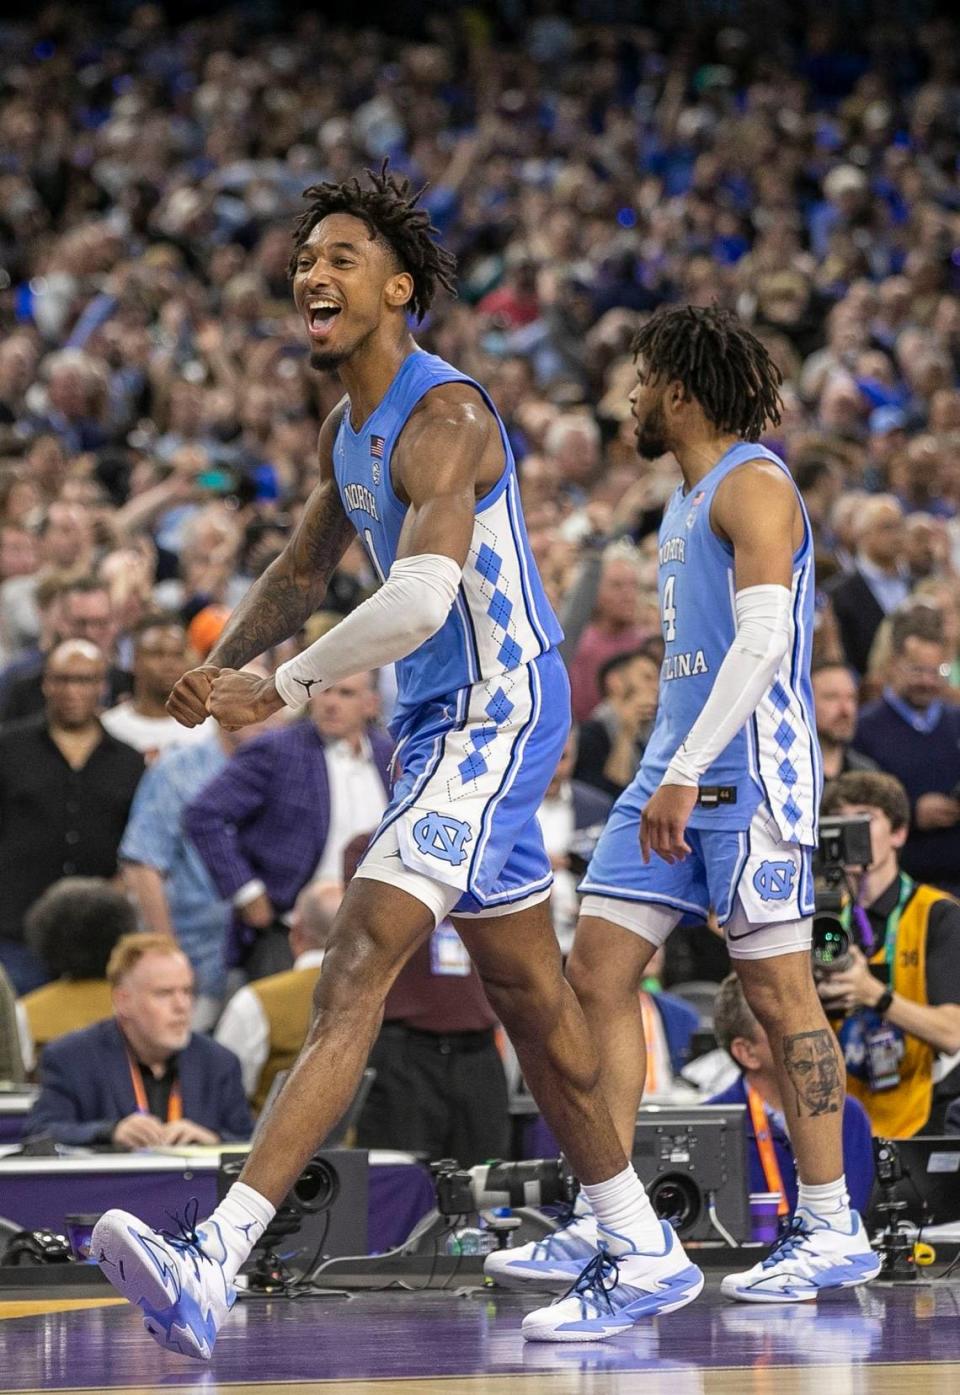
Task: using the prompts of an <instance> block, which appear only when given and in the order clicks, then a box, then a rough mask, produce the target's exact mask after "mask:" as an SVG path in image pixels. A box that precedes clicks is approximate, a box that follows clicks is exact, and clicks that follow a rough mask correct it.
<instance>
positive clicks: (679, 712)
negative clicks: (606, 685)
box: [641, 441, 822, 847]
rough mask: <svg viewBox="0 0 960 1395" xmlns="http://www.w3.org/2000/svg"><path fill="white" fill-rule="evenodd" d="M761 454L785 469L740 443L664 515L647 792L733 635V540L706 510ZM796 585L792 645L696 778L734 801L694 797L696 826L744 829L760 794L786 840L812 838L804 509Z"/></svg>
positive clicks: (810, 586)
mask: <svg viewBox="0 0 960 1395" xmlns="http://www.w3.org/2000/svg"><path fill="white" fill-rule="evenodd" d="M757 459H761V460H771V461H773V463H774V464H776V465H779V467H780V468H781V469H782V470H783V471H784V473H787V467H786V466H785V465H784V463H783V461H782V460H780V458H779V457H778V456H776V455H774V454H773V452H772V451H769V450H767V449H765V447H763V446H758V445H756V444H755V443H753V442H750V441H742V442H740V443H739V444H738V445H735V446H733V447H732V448H731V449H730V450H728V451H727V453H726V454H725V455H724V456H723V457H722V458H721V459H720V460H719V461H718V462H717V464H716V465H715V466H714V467H713V469H712V470H711V471H710V472H709V474H707V475H705V476H704V478H703V479H702V480H700V482H699V484H698V485H697V486H696V488H695V489H693V490H691V491H690V493H689V494H685V493H684V491H683V489H682V487H681V488H678V489H677V491H676V493H675V494H674V495H673V497H672V498H671V500H670V502H669V503H668V505H667V508H666V512H665V513H664V516H663V522H662V524H661V525H660V538H659V548H660V552H659V558H660V571H659V591H660V619H661V624H662V628H663V638H664V642H665V644H666V651H665V654H664V660H663V668H662V670H661V674H660V702H659V706H658V708H657V720H656V725H655V727H654V731H653V735H652V737H651V739H650V743H649V745H648V746H647V749H646V751H645V753H644V757H643V764H642V766H641V776H642V779H643V783H644V785H646V786H647V787H648V788H649V789H650V790H651V792H652V791H653V790H655V789H656V788H657V786H658V785H659V783H660V781H661V779H662V778H663V776H664V774H665V772H666V769H667V766H668V765H669V764H670V761H671V760H672V759H673V756H674V755H675V753H676V751H677V748H678V747H679V745H680V743H681V742H682V741H683V739H684V737H685V736H686V735H687V732H688V731H689V730H690V728H691V727H692V726H693V724H694V722H695V721H696V720H697V718H698V717H699V716H700V713H701V712H702V710H703V707H704V704H705V703H706V701H707V698H708V697H709V696H710V692H711V690H712V688H713V684H714V681H715V679H716V676H717V671H718V670H719V668H720V665H721V664H722V662H723V660H724V657H725V656H726V653H727V650H728V649H729V648H730V646H731V644H732V643H733V640H734V636H735V635H736V629H737V617H736V608H735V584H734V571H733V548H732V547H731V546H730V545H729V544H728V543H725V542H722V541H721V540H720V538H718V537H717V535H716V533H715V532H714V531H713V529H712V527H711V526H710V510H711V507H712V505H713V500H714V497H715V495H716V492H717V489H718V488H719V486H720V485H721V484H722V482H723V481H724V480H725V479H726V478H727V476H728V475H729V474H730V472H731V471H732V470H735V469H736V468H737V467H738V466H739V465H743V464H744V463H745V462H746V461H748V460H757ZM788 478H789V475H788ZM792 591H793V609H792V616H791V624H790V645H789V648H788V650H787V654H786V656H785V658H784V660H783V663H782V664H781V666H780V670H779V672H778V673H777V674H776V676H775V678H774V680H773V682H772V683H771V685H770V687H769V689H768V690H767V692H766V693H765V694H764V696H763V697H762V698H761V700H760V703H759V705H758V707H757V710H756V712H755V713H754V715H753V717H752V718H751V719H750V721H749V722H747V724H746V726H745V727H744V728H743V729H742V730H741V731H740V732H739V733H738V734H737V735H736V736H735V737H734V738H733V740H732V741H731V742H730V744H729V745H728V746H727V747H726V748H725V750H724V751H723V752H721V754H720V755H719V756H718V757H717V759H716V760H715V761H714V763H713V764H712V765H711V766H710V768H709V769H708V770H707V771H706V772H705V773H704V775H703V777H702V779H701V781H700V784H701V786H710V785H719V786H727V787H732V788H734V789H735V790H736V803H733V804H721V805H719V806H717V807H715V808H707V807H702V806H698V807H697V808H696V809H695V810H694V812H693V814H692V816H691V818H690V827H691V828H746V827H748V825H749V824H750V821H751V819H752V817H753V814H754V812H755V810H756V808H757V806H758V805H759V804H760V803H761V801H764V800H765V801H766V803H767V804H768V805H769V807H770V812H771V813H772V814H773V817H774V819H775V820H776V823H777V826H778V828H779V829H780V833H781V835H782V837H783V840H784V842H786V843H797V844H799V845H800V846H801V847H812V846H814V845H815V844H816V840H817V832H816V830H817V811H818V809H819V804H820V793H821V785H822V772H821V765H820V753H819V746H818V743H817V736H816V722H815V719H814V711H813V690H812V687H811V683H810V653H811V644H812V640H813V619H814V616H813V594H814V575H813V541H812V536H811V532H810V524H809V522H808V520H807V517H806V514H805V513H804V538H803V543H802V545H801V546H800V548H799V550H798V551H797V553H796V556H795V557H794V559H793V582H792Z"/></svg>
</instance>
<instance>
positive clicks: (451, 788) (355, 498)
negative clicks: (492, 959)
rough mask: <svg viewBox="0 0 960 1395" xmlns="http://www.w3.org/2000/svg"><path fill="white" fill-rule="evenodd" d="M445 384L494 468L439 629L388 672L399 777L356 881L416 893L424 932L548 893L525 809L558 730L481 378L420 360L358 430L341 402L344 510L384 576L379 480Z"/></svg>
mask: <svg viewBox="0 0 960 1395" xmlns="http://www.w3.org/2000/svg"><path fill="white" fill-rule="evenodd" d="M456 382H461V383H469V384H470V386H471V387H474V388H476V390H477V391H478V392H479V393H480V394H481V396H482V397H483V400H484V401H485V402H486V404H487V406H488V407H489V409H490V411H491V412H493V415H494V418H495V419H496V421H497V424H498V426H499V428H500V439H501V441H502V442H503V451H504V457H505V463H504V469H503V473H502V475H501V476H500V478H499V480H498V481H497V483H496V484H495V485H494V486H493V488H492V489H491V490H490V491H489V493H488V494H486V495H485V496H484V497H483V498H482V499H480V500H478V501H477V504H476V519H475V522H474V528H473V537H472V539H471V542H470V550H469V553H468V555H467V560H466V563H465V565H464V568H463V578H462V581H461V584H460V591H459V595H458V597H457V600H456V603H455V605H454V607H453V609H452V611H451V612H450V615H449V616H448V618H447V621H446V623H445V624H444V625H443V627H442V628H441V629H440V630H438V632H437V633H436V634H435V635H433V636H432V638H430V639H428V640H427V641H426V643H425V644H422V645H421V646H420V648H419V649H416V650H414V652H413V653H412V654H410V655H409V656H408V657H407V658H406V659H401V660H400V662H399V663H398V664H397V666H396V667H397V687H398V700H397V707H396V711H395V713H394V717H393V721H392V722H391V724H390V725H391V730H392V731H393V733H394V735H395V736H396V737H397V750H396V757H395V769H396V772H397V779H396V784H395V786H394V788H393V791H392V796H391V800H390V804H389V805H388V807H387V809H386V812H385V813H384V816H383V819H382V821H381V823H380V827H379V828H378V829H377V830H376V832H375V833H374V835H373V838H372V839H371V841H370V846H369V847H368V849H367V852H366V854H365V856H364V859H363V861H362V862H361V864H360V867H359V869H358V873H357V875H358V876H361V877H371V878H373V879H375V880H380V881H384V882H387V883H389V884H391V885H393V886H398V887H400V888H401V889H402V890H405V891H407V892H409V894H410V895H412V896H415V897H418V898H419V899H420V900H421V901H423V903H424V904H425V905H426V906H427V907H428V908H429V910H430V911H431V913H432V914H433V917H434V920H435V921H436V922H439V921H440V920H442V919H443V918H444V916H446V915H451V914H452V915H454V916H498V915H503V914H507V913H510V912H513V911H516V910H518V909H523V908H525V907H526V906H528V905H532V904H535V903H536V902H537V901H538V900H542V899H543V898H544V897H546V896H547V895H549V891H550V884H551V881H552V879H553V878H552V873H551V869H550V859H549V858H548V857H547V854H546V851H545V849H544V846H543V838H542V836H541V833H540V827H539V824H538V822H537V810H538V809H539V808H540V805H541V804H542V802H543V797H544V794H545V793H546V789H547V786H548V785H549V783H550V780H551V778H552V776H553V773H554V771H555V770H556V768H557V762H558V761H559V759H560V755H561V752H562V751H563V747H564V742H565V740H566V736H567V732H568V730H569V726H570V688H569V684H568V682H567V675H566V670H565V669H564V666H563V661H562V660H561V658H560V655H559V652H558V650H557V647H556V646H557V644H558V643H559V641H560V640H561V638H562V637H563V636H562V631H561V629H560V626H559V624H558V623H557V620H556V617H555V616H554V614H553V611H552V610H551V608H550V605H549V602H548V601H547V598H546V595H545V594H544V590H543V586H542V584H541V581H540V577H539V575H538V573H537V568H536V564H535V562H534V560H533V556H532V554H531V552H530V544H529V542H528V541H527V534H526V529H525V527H524V523H523V518H522V515H521V513H520V504H519V497H518V495H519V491H518V488H517V473H516V469H515V466H514V460H513V452H512V451H511V449H510V442H509V440H508V439H507V433H506V431H505V430H504V428H503V423H502V422H501V421H500V418H499V417H498V416H497V413H496V411H495V410H494V407H493V404H492V403H491V401H490V398H489V397H488V396H487V394H486V392H484V390H483V388H482V387H480V385H479V384H478V383H475V382H473V381H472V379H470V378H467V377H466V376H465V375H464V374H463V373H460V372H458V371H457V369H456V368H453V367H451V365H450V364H449V363H444V361H443V359H440V358H435V357H434V356H433V355H432V354H425V353H423V352H422V351H420V350H419V349H418V350H417V351H416V352H415V353H412V354H410V355H409V357H408V358H406V359H404V361H403V363H402V364H401V365H400V369H399V371H398V373H397V376H396V377H395V378H394V380H393V382H392V383H391V385H390V387H389V389H388V390H387V393H386V395H385V396H384V397H383V399H382V400H381V402H380V403H379V405H378V406H377V407H376V408H375V409H374V411H373V412H372V413H371V414H370V416H369V417H368V418H367V420H366V421H365V422H364V424H363V426H362V428H361V429H360V430H359V431H354V430H353V428H352V427H351V425H350V418H349V407H348V408H347V410H346V411H345V412H344V414H343V418H342V420H341V422H340V428H339V430H338V432H337V438H336V442H335V443H334V453H333V459H334V469H335V473H336V480H337V485H338V487H339V490H340V495H341V498H342V499H343V504H344V508H345V509H346V511H347V514H348V515H349V517H350V520H351V522H352V523H353V525H354V527H355V528H356V530H357V532H358V534H359V535H360V537H361V538H362V539H363V542H364V545H365V547H366V549H367V554H368V556H369V557H370V561H371V563H372V564H373V566H374V568H375V569H376V572H377V574H378V576H379V577H380V578H381V580H382V579H383V578H385V577H386V575H387V573H388V572H389V571H390V568H391V566H392V565H393V562H394V559H395V558H396V555H397V546H398V543H399V540H400V530H401V528H402V527H403V521H404V518H405V516H406V512H407V508H406V505H404V504H403V503H401V501H400V500H399V499H398V498H397V495H396V494H395V492H394V489H393V482H392V480H391V477H390V461H391V457H392V455H393V450H394V447H395V445H396V443H397V440H398V438H399V436H400V433H401V431H402V430H403V428H404V425H405V424H406V422H407V420H408V419H409V417H410V413H411V412H412V411H413V410H414V408H415V407H416V406H417V403H418V402H420V401H421V400H422V399H423V397H424V395H425V394H426V393H428V392H429V391H430V390H431V388H435V387H438V386H439V385H440V384H441V383H456ZM417 467H418V468H422V469H423V470H425V471H429V470H430V469H431V468H432V467H433V461H432V460H431V459H430V458H429V456H427V457H425V458H424V459H423V461H418V462H417Z"/></svg>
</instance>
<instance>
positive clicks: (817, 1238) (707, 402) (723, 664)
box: [488, 306, 880, 1325]
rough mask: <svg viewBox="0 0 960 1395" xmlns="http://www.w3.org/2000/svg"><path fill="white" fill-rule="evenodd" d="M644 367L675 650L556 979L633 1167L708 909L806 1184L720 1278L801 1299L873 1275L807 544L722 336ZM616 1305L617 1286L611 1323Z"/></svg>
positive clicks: (743, 354) (732, 324)
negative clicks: (816, 891)
mask: <svg viewBox="0 0 960 1395" xmlns="http://www.w3.org/2000/svg"><path fill="white" fill-rule="evenodd" d="M634 352H635V355H636V361H637V384H636V386H635V388H634V390H633V392H632V394H631V399H630V400H631V406H632V409H633V415H634V417H635V418H636V431H637V448H638V451H639V453H640V455H641V456H643V457H644V458H645V459H656V458H658V457H659V456H662V455H664V454H665V453H666V452H667V451H671V452H672V453H673V455H674V456H675V458H676V460H677V461H678V463H679V466H680V473H681V476H682V480H681V483H680V485H679V486H678V488H677V491H676V493H675V494H674V495H673V497H672V499H671V500H670V501H669V503H668V504H667V507H666V511H665V513H664V518H663V523H662V525H661V528H660V538H659V560H660V573H659V590H660V613H661V621H662V625H663V637H664V641H665V645H666V652H665V657H664V662H663V669H662V675H661V686H660V705H659V709H658V712H657V719H656V726H655V729H654V732H653V736H652V738H651V740H650V743H649V745H648V746H647V749H646V751H645V753H644V757H643V761H642V763H641V766H640V769H639V771H638V772H637V775H636V777H635V779H634V781H633V783H632V784H631V785H630V786H629V787H628V788H627V789H626V790H625V791H624V793H623V794H622V795H621V796H620V798H619V800H618V801H617V803H616V805H615V806H614V809H613V812H612V814H611V816H610V820H609V822H608V823H607V825H606V828H605V829H604V832H603V834H602V836H601V838H600V842H599V843H598V845H597V848H596V850H595V852H594V855H593V858H592V860H591V862H590V865H589V867H588V869H587V872H586V876H585V878H584V880H583V883H582V885H581V888H580V889H581V891H582V892H584V893H585V895H584V899H583V903H582V905H581V912H580V921H579V924H578V927H577V935H576V940H575V943H574V948H573V951H572V954H571V957H570V961H569V965H568V975H569V977H570V980H571V982H572V983H573V985H574V987H575V988H576V991H577V994H578V996H579V998H580V1001H581V1003H582V1004H583V1007H584V1011H585V1013H586V1017H587V1022H588V1024H589V1026H590V1028H591V1032H592V1035H593V1038H594V1041H595V1042H596V1043H597V1044H598V1047H599V1051H600V1057H601V1079H602V1083H603V1088H604V1091H605V1093H606V1096H607V1099H608V1101H609V1103H610V1107H611V1111H612V1113H613V1117H614V1122H615V1124H616V1128H617V1133H618V1135H619V1138H620V1142H621V1145H622V1146H623V1149H624V1151H625V1153H626V1154H627V1156H628V1157H629V1156H630V1154H631V1150H632V1142H633V1133H634V1126H635V1120H636V1114H637V1107H638V1105H639V1103H640V1097H641V1093H642V1087H643V1079H644V1059H645V1052H644V1039H643V1026H642V1021H641V1015H640V1006H639V1000H638V997H637V992H638V989H639V987H640V981H641V979H642V978H643V975H644V970H645V968H646V965H647V963H648V962H649V960H650V959H651V958H652V957H653V955H654V953H655V952H656V950H657V948H658V947H659V946H660V945H662V944H663V942H664V941H665V940H666V938H667V936H668V935H669V934H670V932H671V930H672V929H673V928H674V926H675V925H676V924H677V923H678V922H679V921H680V920H681V919H683V918H684V917H685V916H691V917H693V918H694V919H696V920H703V919H705V918H706V915H707V911H708V910H709V908H710V907H711V905H712V906H714V907H715V908H716V912H717V915H718V917H719V919H720V922H721V924H723V925H724V927H725V931H726V939H727V945H728V948H729V951H730V955H731V958H732V960H733V963H734V965H735V966H736V968H737V971H738V972H739V974H740V977H741V980H742V983H743V987H744V992H745V994H746V997H747V1000H748V1002H749V1004H750V1006H751V1008H752V1010H753V1012H754V1013H755V1014H756V1016H757V1018H758V1019H759V1021H760V1022H761V1023H762V1024H763V1026H764V1027H765V1029H766V1032H767V1035H768V1037H769V1038H770V1042H771V1046H772V1048H773V1055H774V1060H775V1062H776V1067H777V1075H778V1078H779V1082H780V1090H781V1094H782V1097H783V1101H784V1110H785V1113H786V1116H787V1129H788V1132H789V1134H790V1139H791V1142H792V1144H793V1148H794V1151H795V1153H796V1156H797V1164H798V1170H799V1176H800V1188H799V1198H798V1205H797V1212H796V1216H795V1217H794V1219H793V1222H792V1224H791V1226H790V1228H789V1231H788V1233H787V1234H786V1236H785V1237H784V1238H783V1239H782V1240H781V1241H780V1242H779V1243H778V1244H777V1245H775V1246H774V1248H773V1251H772V1253H771V1254H770V1255H769V1256H768V1257H767V1258H766V1259H765V1260H763V1261H762V1262H761V1263H759V1264H756V1265H754V1267H753V1268H752V1269H750V1270H748V1271H746V1272H745V1273H740V1274H732V1275H729V1276H728V1277H727V1278H725V1279H724V1281H723V1292H724V1293H725V1294H726V1296H727V1297H729V1298H733V1299H740V1300H744V1301H748V1302H785V1301H796V1300H802V1299H812V1298H815V1297H816V1296H817V1294H818V1293H819V1292H820V1291H821V1290H823V1289H828V1288H846V1287H849V1286H852V1285H854V1284H860V1283H863V1282H865V1281H866V1280H867V1279H871V1278H873V1277H874V1276H875V1275H876V1274H877V1273H878V1272H879V1268H880V1264H879V1260H878V1258H877V1256H876V1255H875V1254H874V1253H873V1251H872V1250H871V1248H870V1245H869V1242H868V1240H867V1237H866V1234H865V1232H864V1228H863V1225H862V1222H861V1220H860V1217H859V1216H858V1215H857V1214H856V1213H855V1212H851V1210H850V1205H849V1198H848V1196H847V1190H846V1185H845V1182H844V1177H843V1157H842V1150H841V1126H842V1117H843V1100H844V1069H843V1064H842V1060H841V1058H840V1056H839V1053H838V1050H837V1045H836V1040H835V1037H834V1034H833V1032H832V1031H831V1030H830V1028H829V1026H828V1025H827V1021H826V1019H825V1017H824V1014H823V1009H822V1007H821V1005H820V999H819V997H818V996H817V991H816V988H815V987H814V982H813V975H812V972H811V960H810V942H811V914H812V911H813V887H812V879H811V854H812V849H813V848H814V846H815V844H816V836H817V812H818V806H819V801H820V790H821V770H820V758H819V750H818V746H817V740H816V727H815V724H814V715H813V695H812V691H811V685H810V641H811V637H812V634H813V587H814V578H813V541H812V537H811V532H810V525H809V522H808V521H807V518H806V515H805V512H804V509H803V506H802V504H801V502H800V498H799V495H798V494H797V491H796V488H795V487H794V484H793V481H792V480H791V478H790V475H789V474H788V473H787V470H786V467H785V466H784V464H783V462H782V461H781V460H780V459H779V458H778V457H777V456H776V455H774V454H773V452H772V451H769V450H766V449H765V448H764V447H763V446H759V445H757V444H756V441H757V438H758V437H759V435H760V433H761V431H762V429H763V426H764V423H765V422H766V421H771V422H774V423H775V422H777V421H778V420H779V397H778V392H777V388H778V385H779V382H780V374H779V371H778V370H777V369H776V367H775V366H774V364H773V363H772V362H771V360H770V358H769V357H768V355H767V353H766V350H765V349H764V348H763V346H762V345H761V344H760V343H759V341H758V340H757V339H755V338H754V336H753V335H752V334H750V333H749V332H748V331H747V330H746V329H745V328H744V327H743V326H742V325H741V324H740V323H739V322H738V321H737V319H736V318H735V317H734V316H732V315H729V314H727V313H725V312H723V311H720V310H716V309H698V308H695V307H693V306H687V307H684V308H680V309H672V310H668V311H665V312H664V311H661V312H660V313H658V314H657V315H655V316H654V317H653V318H652V319H651V320H649V321H648V322H647V324H646V325H645V326H644V327H643V328H642V329H641V330H640V332H639V334H638V335H637V338H636V341H635V344H634ZM580 1211H581V1214H580V1215H579V1216H577V1217H576V1218H575V1219H574V1220H573V1223H572V1224H571V1225H569V1226H567V1227H566V1228H565V1230H564V1231H561V1232H559V1233H558V1234H557V1235H556V1237H555V1238H554V1239H553V1241H552V1244H551V1243H550V1242H549V1241H548V1242H545V1243H543V1244H541V1246H540V1247H539V1248H538V1250H537V1255H536V1259H537V1261H538V1263H539V1266H540V1268H541V1270H544V1271H546V1270H548V1269H550V1270H552V1277H553V1278H554V1279H556V1280H562V1279H563V1278H564V1276H566V1277H567V1278H568V1279H569V1277H570V1275H571V1273H574V1274H575V1273H576V1268H577V1265H578V1264H582V1263H584V1262H585V1260H586V1259H587V1258H588V1257H589V1256H590V1254H591V1253H592V1252H593V1249H594V1246H595V1245H596V1243H597V1227H596V1221H595V1220H594V1218H593V1217H591V1216H590V1215H589V1214H588V1213H587V1214H585V1211H586V1208H584V1207H581V1208H580ZM533 1249H534V1247H533V1246H525V1247H523V1249H520V1250H517V1251H516V1252H513V1253H512V1254H511V1251H509V1250H507V1251H504V1252H503V1253H502V1254H500V1255H493V1256H491V1257H490V1260H489V1261H488V1272H494V1273H498V1272H500V1271H506V1272H507V1273H508V1274H511V1273H512V1274H513V1275H514V1276H515V1277H517V1278H522V1277H523V1276H524V1273H525V1272H527V1271H525V1270H524V1261H529V1260H530V1259H531V1258H533V1257H534V1256H533ZM614 1278H615V1273H614ZM626 1282H628V1281H626ZM622 1286H623V1284H622V1283H621V1284H615V1283H612V1282H611V1291H610V1293H609V1299H610V1302H611V1304H612V1305H613V1306H614V1307H616V1306H617V1305H618V1302H619V1301H620V1300H619V1296H618V1295H619V1291H620V1288H621V1287H622ZM574 1302H575V1300H574V1299H573V1298H572V1297H571V1298H566V1299H562V1300H561V1301H560V1302H559V1303H557V1304H555V1305H554V1307H553V1308H552V1309H550V1308H547V1309H545V1310H544V1312H543V1313H542V1314H531V1315H530V1316H528V1318H527V1321H528V1322H531V1321H536V1322H538V1323H540V1324H542V1325H543V1324H546V1323H547V1322H548V1321H549V1318H548V1316H547V1314H549V1313H550V1312H551V1311H552V1312H554V1313H555V1315H556V1316H555V1321H558V1322H563V1321H565V1320H566V1319H567V1318H568V1316H569V1313H570V1311H571V1309H572V1308H573V1306H574Z"/></svg>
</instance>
